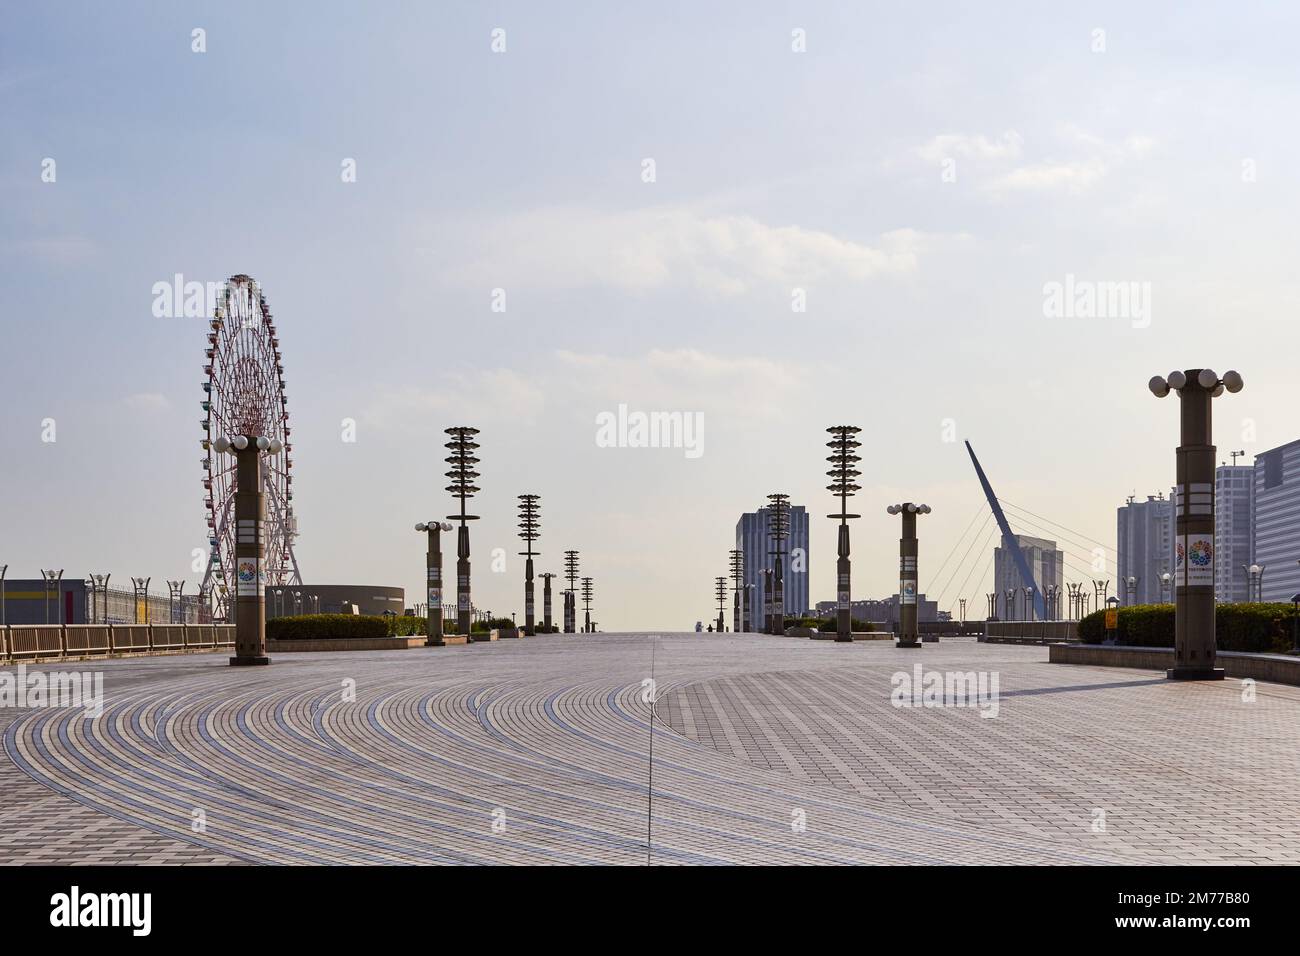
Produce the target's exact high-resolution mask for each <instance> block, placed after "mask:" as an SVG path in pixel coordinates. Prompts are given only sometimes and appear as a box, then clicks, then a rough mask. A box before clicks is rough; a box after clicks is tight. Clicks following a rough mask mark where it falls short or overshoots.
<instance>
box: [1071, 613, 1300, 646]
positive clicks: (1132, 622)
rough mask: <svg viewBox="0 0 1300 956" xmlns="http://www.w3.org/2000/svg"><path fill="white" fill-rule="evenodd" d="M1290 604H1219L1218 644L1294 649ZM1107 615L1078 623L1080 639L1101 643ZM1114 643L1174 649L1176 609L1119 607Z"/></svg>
mask: <svg viewBox="0 0 1300 956" xmlns="http://www.w3.org/2000/svg"><path fill="white" fill-rule="evenodd" d="M1292 613H1293V612H1292V609H1291V605H1289V604H1282V603H1269V604H1265V603H1252V604H1220V605H1218V607H1217V608H1216V609H1215V618H1214V631H1215V644H1216V646H1217V647H1218V649H1219V650H1221V651H1250V652H1253V653H1257V654H1258V653H1279V652H1283V651H1287V650H1289V649H1290V648H1291V627H1292V623H1291V615H1292ZM1105 615H1106V612H1105V611H1093V612H1092V613H1091V614H1089V615H1088V616H1087V617H1085V618H1084V619H1083V620H1082V621H1080V622H1079V639H1080V640H1081V641H1083V642H1084V643H1085V644H1100V643H1101V642H1102V641H1104V640H1106V639H1107V638H1108V637H1109V636H1110V635H1108V634H1107V633H1106V617H1105ZM1117 623H1118V627H1116V629H1115V640H1116V643H1118V644H1123V645H1126V646H1128V647H1173V646H1174V606H1173V605H1172V604H1136V605H1133V606H1132V607H1122V608H1119V621H1118V622H1117Z"/></svg>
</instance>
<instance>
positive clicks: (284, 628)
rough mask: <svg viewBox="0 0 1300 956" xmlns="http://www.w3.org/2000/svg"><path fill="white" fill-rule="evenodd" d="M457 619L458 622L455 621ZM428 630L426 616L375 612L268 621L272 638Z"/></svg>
mask: <svg viewBox="0 0 1300 956" xmlns="http://www.w3.org/2000/svg"><path fill="white" fill-rule="evenodd" d="M453 623H454V622H453ZM424 633H425V620H424V618H422V617H406V616H391V615H390V616H388V617H383V616H380V615H372V614H299V615H293V616H289V617H273V618H271V619H270V620H269V621H267V622H266V637H267V639H268V640H272V641H319V640H329V639H332V638H344V639H348V640H355V639H357V638H366V639H370V638H380V637H419V636H420V635H422V634H424Z"/></svg>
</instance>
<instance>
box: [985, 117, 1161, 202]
mask: <svg viewBox="0 0 1300 956" xmlns="http://www.w3.org/2000/svg"><path fill="white" fill-rule="evenodd" d="M1060 138H1061V139H1062V140H1064V141H1065V142H1066V144H1067V145H1068V147H1069V148H1070V149H1071V150H1073V151H1077V152H1080V153H1082V154H1084V155H1082V156H1078V157H1074V158H1069V159H1048V160H1045V161H1043V162H1040V163H1032V164H1029V165H1025V166H1020V167H1017V168H1016V169H1013V170H1011V171H1010V172H1007V173H1005V174H1003V175H1002V176H999V177H997V178H996V179H994V180H992V181H991V182H990V183H989V185H988V189H989V190H990V191H991V192H994V193H1005V192H1017V191H1019V192H1042V191H1065V192H1080V191H1082V190H1085V189H1088V188H1090V187H1092V186H1094V185H1096V184H1097V183H1098V182H1100V181H1101V180H1102V179H1104V178H1105V177H1106V176H1108V175H1109V174H1110V173H1111V172H1113V171H1114V170H1115V169H1117V168H1119V167H1120V166H1123V165H1124V164H1126V163H1129V162H1131V161H1133V160H1137V159H1141V158H1142V157H1144V156H1146V155H1147V153H1149V152H1150V151H1151V148H1152V146H1153V145H1154V140H1152V139H1151V138H1150V137H1146V136H1130V137H1128V138H1127V139H1125V140H1123V141H1122V142H1109V141H1107V140H1105V139H1102V138H1101V137H1099V136H1096V135H1094V134H1092V133H1089V132H1087V131H1086V130H1083V129H1080V128H1078V127H1076V126H1066V127H1064V128H1063V130H1062V131H1061V134H1060Z"/></svg>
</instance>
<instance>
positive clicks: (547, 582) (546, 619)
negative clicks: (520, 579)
mask: <svg viewBox="0 0 1300 956" xmlns="http://www.w3.org/2000/svg"><path fill="white" fill-rule="evenodd" d="M538 577H539V578H541V579H542V627H543V628H545V630H546V633H547V634H550V633H551V629H552V628H553V627H554V626H555V625H554V624H552V623H551V578H553V577H555V574H553V573H552V572H550V571H543V572H542V573H541V574H539V575H538Z"/></svg>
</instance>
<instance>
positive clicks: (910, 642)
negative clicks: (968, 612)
mask: <svg viewBox="0 0 1300 956" xmlns="http://www.w3.org/2000/svg"><path fill="white" fill-rule="evenodd" d="M885 510H886V511H888V512H889V513H890V514H891V515H897V514H901V515H902V516H903V535H902V537H901V538H899V539H898V579H899V583H898V646H899V647H920V646H921V640H920V629H919V628H918V627H917V624H916V558H917V543H916V516H917V515H928V514H929V513H930V511H931V508H930V506H929V505H918V504H913V503H912V502H910V501H905V502H903V503H902V504H901V505H890V506H889V507H888V508H886V509H885Z"/></svg>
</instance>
